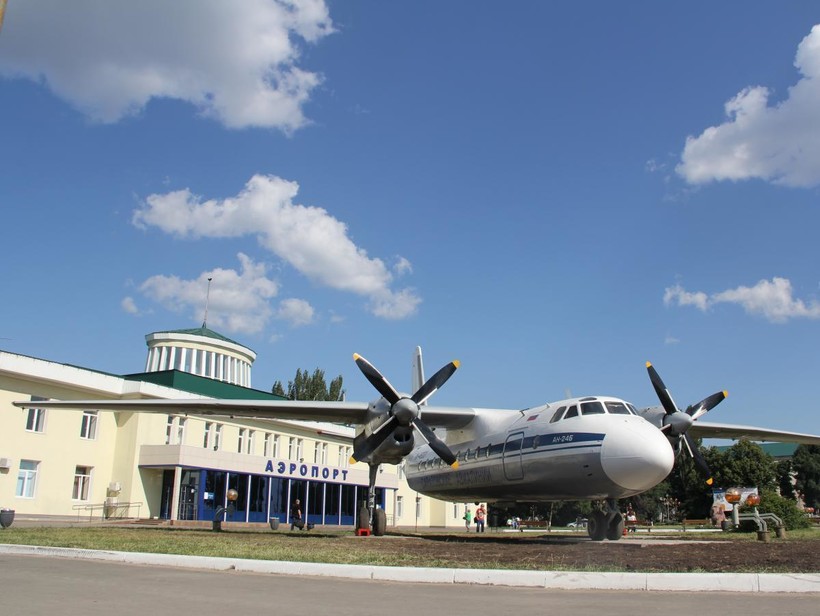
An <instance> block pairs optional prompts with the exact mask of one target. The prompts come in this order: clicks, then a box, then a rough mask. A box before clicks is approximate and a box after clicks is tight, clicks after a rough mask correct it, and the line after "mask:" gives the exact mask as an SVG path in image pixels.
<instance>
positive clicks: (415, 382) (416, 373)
mask: <svg viewBox="0 0 820 616" xmlns="http://www.w3.org/2000/svg"><path fill="white" fill-rule="evenodd" d="M410 380H411V382H412V383H411V384H412V387H413V389H412V391H418V390H419V389H421V386H422V385H424V362H423V361H422V358H421V347H420V346H417V347H416V350H415V351H413V367H412V372H411V378H410ZM425 404H426V402H425Z"/></svg>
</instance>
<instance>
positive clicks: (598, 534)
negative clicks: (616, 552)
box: [587, 498, 624, 541]
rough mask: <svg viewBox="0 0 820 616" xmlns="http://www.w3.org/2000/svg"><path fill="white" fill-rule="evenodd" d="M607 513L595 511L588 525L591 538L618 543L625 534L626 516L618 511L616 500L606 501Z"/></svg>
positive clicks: (609, 499)
mask: <svg viewBox="0 0 820 616" xmlns="http://www.w3.org/2000/svg"><path fill="white" fill-rule="evenodd" d="M604 502H605V503H606V511H601V510H597V511H593V512H592V515H591V516H590V517H589V522H588V524H587V532H588V533H589V538H590V539H592V540H593V541H603V540H604V539H609V540H610V541H618V539H620V538H621V537H623V534H624V516H623V514H622V513H621V512H620V511H618V505H617V504H616V502H615V499H614V498H608V499H606V501H604Z"/></svg>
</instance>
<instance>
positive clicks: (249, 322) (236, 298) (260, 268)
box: [139, 253, 279, 334]
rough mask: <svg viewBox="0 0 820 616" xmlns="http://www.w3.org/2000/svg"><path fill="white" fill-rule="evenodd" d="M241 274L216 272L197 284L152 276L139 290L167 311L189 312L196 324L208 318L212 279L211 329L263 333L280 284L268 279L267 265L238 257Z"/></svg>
mask: <svg viewBox="0 0 820 616" xmlns="http://www.w3.org/2000/svg"><path fill="white" fill-rule="evenodd" d="M237 257H238V258H239V261H240V266H241V271H239V272H237V271H236V270H231V269H221V268H217V269H214V270H211V271H209V272H203V273H201V274H200V275H199V276H198V277H197V278H195V279H194V280H183V279H180V278H178V277H177V276H162V275H158V276H152V277H151V278H149V279H148V280H146V281H145V282H143V283H142V284H141V285H140V287H139V289H140V291H141V292H142V293H143V294H145V295H146V296H147V297H149V298H150V299H152V300H154V301H156V302H158V303H160V304H161V305H162V306H164V307H165V308H167V309H168V310H173V311H175V312H189V313H190V315H191V317H192V318H193V319H194V320H195V321H202V320H204V318H205V300H206V296H207V294H208V278H211V279H212V282H211V291H210V299H209V301H208V325H209V326H213V327H215V328H217V329H225V330H227V331H229V332H241V333H246V334H254V333H257V332H260V331H261V330H262V329H263V328H264V327H265V324H266V323H267V322H268V320H269V319H270V318H271V316H272V315H273V310H272V308H271V306H270V301H269V300H270V299H272V298H273V297H275V296H276V295H277V293H278V292H279V286H278V284H277V283H276V282H275V281H273V280H271V279H270V278H268V277H267V268H266V266H265V264H264V263H254V262H253V260H252V259H251V258H250V257H248V256H246V255H244V254H242V253H239V254H238V255H237Z"/></svg>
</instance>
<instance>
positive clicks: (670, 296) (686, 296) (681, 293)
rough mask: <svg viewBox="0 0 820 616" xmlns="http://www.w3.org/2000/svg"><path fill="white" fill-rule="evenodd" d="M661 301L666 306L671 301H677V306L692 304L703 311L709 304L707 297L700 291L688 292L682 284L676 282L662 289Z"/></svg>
mask: <svg viewBox="0 0 820 616" xmlns="http://www.w3.org/2000/svg"><path fill="white" fill-rule="evenodd" d="M663 303H664V304H666V305H667V306H668V305H669V304H672V303H677V305H678V306H694V307H695V308H697V309H698V310H703V311H705V310H706V309H707V308H708V306H709V298H708V297H707V295H706V293H703V292H702V291H699V292H697V293H689V292H688V291H686V290H685V289H684V288H683V287H682V286H680V285H679V284H676V285H675V286H674V287H668V288H667V289H666V290H665V291H664V293H663Z"/></svg>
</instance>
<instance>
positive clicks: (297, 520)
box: [290, 498, 305, 530]
mask: <svg viewBox="0 0 820 616" xmlns="http://www.w3.org/2000/svg"><path fill="white" fill-rule="evenodd" d="M294 527H296V528H298V529H299V530H303V529H304V528H305V523H304V522H302V504H301V503H300V502H299V499H298V498H297V499H296V500H295V501H293V506H292V507H291V508H290V529H291V530H293V528H294Z"/></svg>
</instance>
